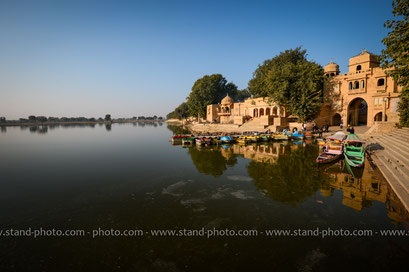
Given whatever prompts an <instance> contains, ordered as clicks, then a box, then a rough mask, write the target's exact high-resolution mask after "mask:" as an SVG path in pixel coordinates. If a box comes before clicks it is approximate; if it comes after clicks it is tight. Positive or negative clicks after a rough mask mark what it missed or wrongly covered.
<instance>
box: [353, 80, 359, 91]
mask: <svg viewBox="0 0 409 272" xmlns="http://www.w3.org/2000/svg"><path fill="white" fill-rule="evenodd" d="M354 89H359V82H358V81H355V82H354Z"/></svg>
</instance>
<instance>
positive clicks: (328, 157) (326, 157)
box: [316, 152, 342, 164]
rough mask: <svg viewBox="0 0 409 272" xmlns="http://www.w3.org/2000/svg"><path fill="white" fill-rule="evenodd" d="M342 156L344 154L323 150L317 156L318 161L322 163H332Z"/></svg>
mask: <svg viewBox="0 0 409 272" xmlns="http://www.w3.org/2000/svg"><path fill="white" fill-rule="evenodd" d="M341 157H342V154H331V153H326V152H323V153H321V154H320V155H319V156H318V157H317V159H316V162H317V163H320V164H325V163H332V162H335V161H337V160H339V159H340V158H341Z"/></svg>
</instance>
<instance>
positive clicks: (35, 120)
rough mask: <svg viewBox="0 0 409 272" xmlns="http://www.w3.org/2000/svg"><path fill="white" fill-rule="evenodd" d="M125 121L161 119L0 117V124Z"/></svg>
mask: <svg viewBox="0 0 409 272" xmlns="http://www.w3.org/2000/svg"><path fill="white" fill-rule="evenodd" d="M127 120H140V121H144V120H158V121H160V120H163V117H161V116H157V115H154V116H134V117H130V118H116V119H112V118H111V115H110V114H106V115H105V117H104V118H102V117H99V118H94V117H91V118H86V117H52V116H50V117H45V116H35V115H30V116H28V118H19V120H10V121H7V120H6V118H5V117H0V123H6V122H13V123H16V122H18V123H45V122H50V123H56V122H107V121H127Z"/></svg>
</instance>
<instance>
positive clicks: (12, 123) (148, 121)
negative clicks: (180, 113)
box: [0, 120, 166, 127]
mask: <svg viewBox="0 0 409 272" xmlns="http://www.w3.org/2000/svg"><path fill="white" fill-rule="evenodd" d="M165 121H166V120H111V121H105V120H104V121H98V120H96V121H65V122H64V121H46V122H38V121H33V122H19V121H15V122H13V121H7V122H5V123H0V127H18V126H21V127H23V126H24V127H27V126H52V125H94V124H106V125H110V124H117V123H120V124H125V123H162V122H165Z"/></svg>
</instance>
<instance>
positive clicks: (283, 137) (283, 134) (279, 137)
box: [274, 129, 292, 141]
mask: <svg viewBox="0 0 409 272" xmlns="http://www.w3.org/2000/svg"><path fill="white" fill-rule="evenodd" d="M291 138H292V137H291V134H288V133H287V130H286V129H284V130H283V132H281V133H279V134H276V135H274V140H279V141H289V140H291Z"/></svg>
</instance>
